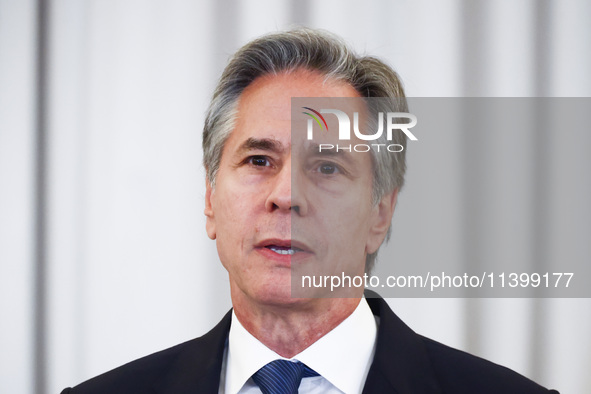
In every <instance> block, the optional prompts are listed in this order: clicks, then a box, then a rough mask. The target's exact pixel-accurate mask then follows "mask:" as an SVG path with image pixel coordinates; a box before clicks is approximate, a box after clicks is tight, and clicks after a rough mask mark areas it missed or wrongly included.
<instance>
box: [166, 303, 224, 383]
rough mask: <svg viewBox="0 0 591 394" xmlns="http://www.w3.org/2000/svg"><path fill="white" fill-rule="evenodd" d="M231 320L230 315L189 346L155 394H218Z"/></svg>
mask: <svg viewBox="0 0 591 394" xmlns="http://www.w3.org/2000/svg"><path fill="white" fill-rule="evenodd" d="M231 316H232V313H231V311H230V312H228V313H227V314H226V316H224V318H223V319H222V321H220V322H219V323H218V325H217V326H215V327H214V328H213V329H212V330H211V331H209V332H208V333H207V334H205V335H204V336H202V337H200V338H197V339H194V340H193V341H191V342H189V343H187V346H186V347H185V349H183V351H182V352H181V353H180V354H179V356H178V357H177V359H176V360H175V361H174V362H173V363H172V364H171V366H170V369H169V371H168V373H167V374H166V375H165V376H164V377H163V378H162V379H161V380H159V381H158V382H157V384H156V385H155V392H156V393H162V394H164V393H166V394H169V393H178V394H181V393H182V394H189V393H199V394H201V393H203V394H208V393H211V394H214V393H215V394H217V393H218V391H219V385H220V373H221V369H222V362H223V359H224V350H225V348H226V341H227V339H228V332H229V330H230V322H231V320H232V319H231Z"/></svg>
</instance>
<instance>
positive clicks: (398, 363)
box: [62, 298, 557, 394]
mask: <svg viewBox="0 0 591 394" xmlns="http://www.w3.org/2000/svg"><path fill="white" fill-rule="evenodd" d="M367 301H368V303H369V306H370V308H371V310H372V312H373V314H374V315H376V316H379V321H380V325H379V329H378V337H377V346H376V353H375V357H374V360H373V363H372V365H371V368H370V370H369V374H368V376H367V381H366V383H365V388H364V389H363V393H364V394H365V393H380V394H381V393H398V394H403V393H409V394H410V393H412V394H419V393H453V394H464V393H465V394H493V393H494V394H501V393H502V394H513V393H514V394H538V393H540V394H541V393H557V392H556V391H548V390H546V389H545V388H543V387H541V386H539V385H538V384H536V383H534V382H532V381H531V380H528V379H527V378H525V377H523V376H521V375H519V374H517V373H516V372H513V371H511V370H510V369H507V368H504V367H501V366H499V365H496V364H493V363H491V362H489V361H486V360H483V359H481V358H478V357H476V356H472V355H470V354H468V353H465V352H462V351H459V350H456V349H452V348H450V347H448V346H445V345H442V344H441V343H438V342H435V341H433V340H430V339H428V338H425V337H423V336H420V335H418V334H416V333H415V332H414V331H412V330H411V329H410V328H409V327H408V326H406V325H405V324H404V323H403V322H402V321H401V320H400V319H399V318H398V316H396V315H395V314H394V312H392V310H391V309H390V307H389V306H388V304H387V303H386V302H385V301H384V300H383V299H381V298H368V299H367ZM230 321H231V314H230V313H229V312H228V313H227V314H226V316H225V317H224V318H223V319H222V321H221V322H220V323H219V324H218V325H217V326H215V327H214V328H213V329H212V330H211V331H210V332H208V333H207V334H205V335H204V336H202V337H200V338H197V339H193V340H191V341H188V342H185V343H182V344H180V345H177V346H175V347H172V348H170V349H166V350H163V351H161V352H158V353H155V354H152V355H150V356H147V357H144V358H141V359H139V360H136V361H132V362H130V363H129V364H126V365H123V366H121V367H119V368H116V369H114V370H112V371H110V372H107V373H105V374H102V375H100V376H97V377H95V378H93V379H90V380H88V381H86V382H84V383H82V384H80V385H78V386H76V387H74V388H67V389H65V390H64V391H63V392H62V394H68V393H70V394H95V393H97V394H98V393H101V394H105V393H108V394H124V393H125V394H129V393H133V394H136V393H137V394H140V393H141V394H156V393H159V394H165V393H167V394H168V393H170V394H173V393H174V394H189V393H193V394H206V393H212V394H213V393H217V392H218V388H219V382H220V372H221V367H222V360H223V354H224V348H225V346H226V341H227V338H228V331H229V329H230ZM347 394H348V393H347Z"/></svg>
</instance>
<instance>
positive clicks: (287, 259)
mask: <svg viewBox="0 0 591 394" xmlns="http://www.w3.org/2000/svg"><path fill="white" fill-rule="evenodd" d="M257 251H258V252H259V253H260V254H261V255H263V256H264V257H265V258H266V259H269V260H273V261H276V262H278V263H280V265H282V266H284V267H287V268H290V267H291V264H292V262H296V261H299V260H301V259H303V258H306V257H307V256H309V255H310V253H308V252H303V251H296V252H295V253H294V254H279V253H275V252H273V251H272V250H271V249H269V248H257Z"/></svg>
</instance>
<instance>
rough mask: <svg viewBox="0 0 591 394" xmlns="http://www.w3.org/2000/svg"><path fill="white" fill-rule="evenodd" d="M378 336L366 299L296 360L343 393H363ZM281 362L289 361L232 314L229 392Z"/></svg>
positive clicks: (229, 339)
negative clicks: (265, 367) (266, 366)
mask: <svg viewBox="0 0 591 394" xmlns="http://www.w3.org/2000/svg"><path fill="white" fill-rule="evenodd" d="M376 335H377V327H376V321H375V319H374V316H373V314H372V312H371V309H370V308H369V305H368V304H367V301H366V300H365V298H362V299H361V301H360V302H359V305H358V306H357V308H355V310H354V311H353V313H352V314H351V315H350V316H349V317H347V318H346V319H345V320H343V321H342V322H341V324H339V325H338V326H337V327H335V328H334V329H333V330H332V331H330V332H329V333H327V334H326V335H324V336H323V337H322V338H320V339H319V340H318V341H316V342H315V343H313V344H312V345H311V346H309V347H308V348H307V349H305V350H304V351H303V352H301V353H299V354H297V355H296V356H294V357H293V358H292V359H293V360H298V361H301V362H303V363H304V364H306V365H307V366H308V367H310V368H312V369H313V370H315V371H316V372H318V373H319V374H320V375H322V377H323V378H325V379H326V380H328V381H329V382H330V383H332V384H333V385H334V386H335V387H337V388H338V389H339V390H341V391H342V392H345V393H359V392H361V391H362V389H363V386H364V384H365V380H366V378H367V374H368V372H369V368H370V366H371V362H372V360H373V356H374V352H375V343H376ZM343 344H347V346H343ZM277 359H285V358H284V357H281V356H280V355H278V354H277V353H275V352H274V351H272V350H271V349H269V348H268V347H266V346H265V345H263V344H262V343H261V342H260V341H259V340H258V339H256V338H255V337H254V336H252V335H251V334H250V333H249V332H248V331H247V330H246V329H245V328H244V327H243V326H242V324H240V321H239V320H238V318H237V317H236V315H235V313H234V311H232V325H231V326H230V333H229V338H228V355H227V373H226V382H225V386H226V387H225V388H226V389H225V392H226V393H237V392H238V391H239V390H240V389H241V388H242V386H244V384H245V383H246V382H247V381H248V379H250V377H251V376H252V375H253V374H254V373H255V372H256V371H258V370H259V369H260V368H262V367H263V366H264V365H266V364H268V363H269V362H271V361H273V360H277ZM335 360H343V362H335ZM345 360H346V361H345Z"/></svg>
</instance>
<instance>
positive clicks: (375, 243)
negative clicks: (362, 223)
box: [365, 189, 398, 254]
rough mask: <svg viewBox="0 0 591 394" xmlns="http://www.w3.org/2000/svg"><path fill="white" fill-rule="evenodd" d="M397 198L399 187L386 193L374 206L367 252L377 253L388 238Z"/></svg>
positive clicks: (366, 247)
mask: <svg viewBox="0 0 591 394" xmlns="http://www.w3.org/2000/svg"><path fill="white" fill-rule="evenodd" d="M397 199H398V189H394V191H393V192H390V193H386V194H385V195H384V196H383V197H382V199H381V200H380V202H379V203H378V204H377V205H376V206H375V207H374V216H373V219H372V223H371V226H370V228H369V234H368V237H367V244H366V246H365V251H366V253H367V254H371V253H375V252H376V251H377V250H378V249H379V247H380V245H381V244H382V242H384V238H386V234H387V233H388V229H389V228H390V225H391V224H392V216H393V215H394V208H395V207H396V200H397Z"/></svg>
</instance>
